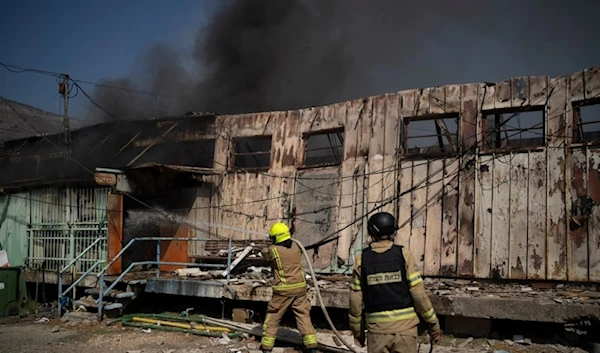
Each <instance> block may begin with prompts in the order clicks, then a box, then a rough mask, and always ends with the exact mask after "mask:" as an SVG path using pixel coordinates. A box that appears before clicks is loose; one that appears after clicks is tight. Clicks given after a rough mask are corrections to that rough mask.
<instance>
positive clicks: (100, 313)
mask: <svg viewBox="0 0 600 353" xmlns="http://www.w3.org/2000/svg"><path fill="white" fill-rule="evenodd" d="M100 240H101V239H97V240H96V241H95V242H94V243H92V245H90V246H88V247H87V248H86V249H85V250H84V251H82V252H81V254H79V255H78V256H77V257H76V258H74V259H73V260H71V261H70V262H69V264H68V265H66V266H65V267H63V268H62V269H61V270H60V271H59V275H58V311H59V315H62V301H61V299H62V298H63V297H64V296H66V294H67V293H68V292H69V291H71V290H73V288H75V287H76V286H77V284H79V283H80V282H81V281H82V280H83V279H84V278H85V277H86V276H88V275H89V274H90V273H91V272H92V271H93V270H94V269H95V268H96V267H98V266H99V265H100V264H103V263H106V265H105V266H104V267H103V268H102V269H101V270H100V272H99V273H98V274H96V277H97V278H98V281H99V285H100V288H99V290H100V291H99V295H98V299H97V300H96V304H97V305H98V319H99V320H102V317H103V306H104V305H103V300H104V297H106V296H108V294H109V293H110V291H111V290H112V289H114V287H115V286H116V285H117V284H118V283H119V282H120V281H121V280H122V279H123V278H124V277H125V276H126V275H127V274H128V273H129V272H131V270H133V268H134V267H136V266H144V265H156V266H157V267H156V278H159V277H160V266H161V265H167V266H187V267H210V268H226V269H229V268H230V266H231V250H232V239H231V238H229V239H228V242H227V264H226V265H222V264H206V263H188V262H166V261H161V260H160V256H161V242H162V241H169V242H171V241H185V242H190V241H209V240H211V239H205V238H176V237H142V238H133V239H131V240H130V241H129V242H128V243H127V245H125V246H124V247H123V248H122V249H121V250H120V251H119V252H118V253H117V254H116V255H115V256H114V258H113V259H112V260H110V261H109V262H106V261H104V260H102V261H98V262H96V263H95V264H94V265H92V266H91V267H90V268H89V269H88V271H86V272H85V273H84V274H82V275H81V276H80V277H79V278H77V279H76V280H75V281H73V283H72V284H71V285H70V286H69V287H68V288H67V289H66V290H64V291H63V290H62V274H63V273H64V272H65V271H66V270H67V269H69V268H70V267H71V266H72V265H73V264H74V263H75V262H77V260H79V259H80V258H81V257H83V256H84V255H85V254H86V253H87V252H88V251H89V250H90V249H92V248H93V246H94V245H95V244H96V243H97V242H98V241H100ZM140 241H156V260H155V261H140V262H133V263H131V264H130V265H129V266H128V267H127V268H126V269H125V271H123V272H122V273H121V274H120V275H119V276H118V277H117V278H116V279H115V280H114V281H113V282H112V283H111V285H110V286H108V288H106V290H104V276H105V273H106V271H107V270H108V269H109V268H110V266H111V265H112V264H114V263H115V262H116V261H117V260H118V259H119V258H121V257H122V256H123V254H124V253H125V251H127V250H128V249H129V248H131V246H132V245H133V244H134V243H135V242H140ZM230 272H231V271H227V277H226V278H227V284H229V282H230V279H231V277H230Z"/></svg>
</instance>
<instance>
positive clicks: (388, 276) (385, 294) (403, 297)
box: [360, 245, 413, 313]
mask: <svg viewBox="0 0 600 353" xmlns="http://www.w3.org/2000/svg"><path fill="white" fill-rule="evenodd" d="M360 271H361V287H362V291H363V302H364V306H365V308H364V311H365V312H366V313H376V312H380V311H388V310H398V309H405V308H410V307H412V306H413V299H412V296H411V294H410V289H409V287H408V281H407V279H406V262H405V261H404V255H402V246H399V245H393V246H392V247H391V248H390V249H389V250H387V251H385V252H383V253H377V252H375V251H373V249H371V247H368V248H366V249H365V250H364V251H363V254H362V264H361V270H360Z"/></svg>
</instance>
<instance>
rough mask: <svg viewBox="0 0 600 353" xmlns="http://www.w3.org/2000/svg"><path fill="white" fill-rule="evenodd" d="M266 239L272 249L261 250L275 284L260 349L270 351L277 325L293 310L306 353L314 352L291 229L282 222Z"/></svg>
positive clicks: (298, 252) (314, 336)
mask: <svg viewBox="0 0 600 353" xmlns="http://www.w3.org/2000/svg"><path fill="white" fill-rule="evenodd" d="M269 238H271V240H272V241H273V245H271V246H269V247H268V248H267V249H265V250H263V257H264V258H265V260H267V261H269V263H270V264H271V268H272V269H273V276H274V278H275V282H274V285H273V287H272V289H273V296H272V298H271V301H270V302H269V306H268V308H267V315H266V317H265V322H264V323H263V337H262V340H261V348H262V350H263V352H270V351H271V350H272V349H273V347H274V346H275V337H276V336H277V330H278V329H279V323H280V322H281V319H282V318H283V315H284V314H285V313H286V311H287V310H288V309H289V308H292V311H293V312H294V315H295V316H296V325H297V326H298V330H299V331H300V333H301V334H302V340H303V342H304V345H305V346H306V348H307V352H316V348H317V334H316V332H315V328H314V327H313V325H312V321H311V319H310V310H311V303H310V301H309V300H308V298H307V296H306V290H307V287H306V278H305V274H304V270H302V257H301V255H302V253H301V250H300V247H299V246H298V244H296V243H294V242H293V241H292V235H291V233H290V228H289V227H288V226H287V225H286V224H284V223H281V222H277V223H275V224H273V226H272V227H271V230H270V231H269Z"/></svg>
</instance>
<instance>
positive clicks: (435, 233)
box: [0, 67, 600, 317]
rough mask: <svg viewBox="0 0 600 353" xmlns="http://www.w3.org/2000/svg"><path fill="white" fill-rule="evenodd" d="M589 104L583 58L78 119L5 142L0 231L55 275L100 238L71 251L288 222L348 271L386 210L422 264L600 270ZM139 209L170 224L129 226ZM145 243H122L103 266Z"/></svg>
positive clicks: (562, 275) (575, 277) (477, 275)
mask: <svg viewBox="0 0 600 353" xmlns="http://www.w3.org/2000/svg"><path fill="white" fill-rule="evenodd" d="M598 103H600V67H595V68H591V69H587V70H584V71H581V72H578V73H575V74H573V75H568V76H562V77H555V78H549V77H545V76H528V77H514V78H510V79H508V80H506V81H502V82H498V83H470V84H456V85H447V86H441V87H433V88H427V89H415V90H407V91H401V92H397V93H392V94H386V95H381V96H376V97H369V98H365V99H358V100H353V101H348V102H341V103H337V104H333V105H330V106H324V107H313V108H306V109H301V110H294V111H276V112H264V113H256V114H243V115H212V114H196V115H193V114H192V115H189V116H183V117H174V118H164V119H156V120H145V121H138V122H128V121H117V122H114V123H109V124H101V125H96V126H91V127H86V128H82V129H79V130H76V131H73V132H72V134H71V138H72V141H73V142H72V143H71V144H70V145H69V146H62V145H61V146H54V145H53V144H52V143H50V142H51V141H53V139H55V138H56V136H45V137H39V136H36V137H30V138H26V139H20V140H15V141H10V142H7V143H5V144H4V145H3V146H2V149H3V153H2V156H3V157H2V159H0V165H1V167H2V170H3V173H2V174H0V185H1V186H2V188H3V192H4V194H3V196H2V197H3V198H4V205H5V211H4V214H5V217H4V223H3V225H2V228H1V229H0V236H3V237H4V239H6V238H7V235H6V234H7V233H6V232H13V233H10V234H9V237H12V238H11V239H13V240H11V243H10V244H19V245H17V246H18V247H19V249H20V250H21V251H26V252H25V253H23V254H22V256H23V260H25V263H26V264H27V266H29V267H30V268H31V269H37V268H38V267H36V266H38V265H39V264H40V263H43V262H47V263H51V262H52V261H55V265H54V267H52V266H50V267H47V268H51V270H53V271H56V269H57V268H58V267H60V265H61V264H64V263H65V261H68V260H69V259H73V258H74V256H75V254H78V253H79V252H81V251H82V250H83V249H86V248H88V247H89V246H90V244H92V242H94V241H97V240H96V239H97V238H98V237H101V240H100V241H98V242H97V244H96V245H97V250H94V251H95V252H93V253H92V251H91V250H90V253H89V254H88V255H89V256H88V255H86V256H85V257H82V260H81V261H78V262H76V263H77V264H79V263H80V262H82V261H84V260H86V259H87V260H86V261H88V262H89V263H93V261H96V260H111V259H113V258H114V257H115V256H116V255H117V254H118V253H119V252H120V251H121V250H122V249H123V246H124V245H125V244H127V242H128V241H129V239H131V237H133V236H139V237H148V236H161V237H180V238H205V239H221V238H225V239H227V238H233V239H236V240H244V239H249V240H255V241H260V240H261V239H263V240H264V237H263V236H262V235H261V234H260V233H265V232H266V230H267V229H268V227H269V225H270V224H271V223H272V222H275V221H278V220H284V221H287V222H289V223H290V224H292V226H293V229H294V232H295V236H296V237H297V238H298V239H299V240H300V241H301V242H302V243H303V244H305V246H308V245H311V254H312V257H313V263H314V265H315V266H316V267H317V268H318V269H319V271H320V272H321V273H349V271H350V269H351V265H352V264H353V261H354V255H355V254H356V253H357V252H358V251H359V250H360V249H361V248H362V247H363V246H364V244H365V243H366V241H367V235H366V232H365V231H366V224H365V223H366V222H365V220H366V217H367V216H368V215H369V214H370V213H372V212H374V211H377V210H384V211H387V212H390V213H392V214H395V215H396V216H397V217H398V220H399V223H400V224H399V225H400V230H399V232H398V235H397V237H396V242H397V243H399V244H403V245H405V246H408V247H409V248H410V250H411V251H412V252H413V254H414V255H415V258H416V260H417V263H418V265H419V267H420V269H421V271H422V273H423V274H424V275H425V276H426V277H440V278H452V279H456V278H464V279H486V280H498V281H502V280H529V281H540V280H550V281H559V282H562V283H581V282H587V283H591V284H595V283H598V282H600V207H598V206H596V205H597V204H599V203H600V174H599V173H600V164H599V161H600V149H598V145H599V143H600V110H594V109H595V108H594V104H598ZM41 187H43V189H41ZM23 209H26V210H29V211H26V212H21V211H19V210H23ZM136 211H138V212H140V213H148V212H150V213H151V214H155V215H156V217H157V218H156V219H158V218H164V219H166V221H165V222H154V224H153V225H152V224H151V223H152V222H153V221H148V222H147V223H144V225H143V226H142V227H141V230H140V231H136V232H135V234H133V233H130V234H128V231H127V230H128V229H134V228H136V227H135V224H134V223H135V222H136V221H135V220H134V219H133V218H134V216H132V215H134V214H135V212H136ZM11 217H13V218H11ZM150 218H152V216H151V217H150ZM128 222H129V225H128ZM61 227H62V228H61ZM138 228H139V227H138ZM92 230H94V231H93V232H92ZM40 232H41V233H40ZM86 232H89V233H86ZM132 232H133V231H132ZM57 234H58V235H57ZM86 234H89V236H88V235H86ZM15 238H18V239H19V240H14V239H15ZM2 239H3V238H0V241H2ZM79 239H84V240H79ZM52 241H54V242H55V243H56V244H57V245H56V247H57V249H58V248H60V249H58V250H52V249H53V248H52V247H53V246H54V245H52V246H50V245H49V244H54V243H52ZM13 242H14V243H13ZM140 243H141V242H140ZM166 243H169V242H166ZM207 246H208V245H207V243H206V242H197V243H193V242H183V241H180V242H172V243H169V244H164V245H163V246H162V253H161V254H159V258H160V259H161V260H162V261H166V262H169V261H170V262H192V261H193V259H194V258H201V257H203V256H206V255H207V249H206V247H207ZM5 247H6V246H5ZM144 249H145V250H144ZM153 249H154V247H153V245H144V246H141V245H140V248H138V250H136V251H135V252H131V253H129V255H127V254H128V253H125V254H124V255H123V257H122V259H119V260H118V261H116V262H114V263H112V264H111V266H110V271H109V274H118V273H120V272H121V271H123V270H124V268H125V267H127V264H128V263H131V262H134V261H139V260H140V259H144V258H146V259H147V258H151V259H154V256H156V255H155V254H154V253H153V252H152V250H153ZM53 251H54V252H53ZM136 256H137V257H136ZM128 257H129V259H128ZM11 261H15V262H17V263H19V261H21V259H16V260H11ZM84 267H85V266H84ZM84 267H82V268H81V269H79V270H78V271H79V273H81V272H83V271H84V270H85V268H84ZM179 267H180V266H179ZM162 268H164V269H174V268H178V266H166V265H165V266H163V267H162ZM90 273H95V272H94V271H91V272H90ZM157 281H158V280H157ZM148 285H149V286H151V285H150V283H149V284H148ZM153 286H154V287H152V288H154V289H152V290H154V291H159V289H157V288H166V287H164V286H163V287H161V285H158V284H156V283H155V284H154V285H153ZM173 294H177V293H173ZM249 298H250V299H251V298H252V295H251V296H250V297H249ZM332 305H333V304H332ZM339 305H342V304H339ZM598 308H599V306H597V305H596V306H595V308H593V309H590V310H592V311H593V312H594V313H595V314H594V315H597V316H598V317H600V314H599V313H598V310H599V309H598ZM582 310H583V309H582ZM585 310H587V309H585ZM482 315H483V314H482ZM498 315H500V316H502V315H505V314H501V313H500V312H499V314H498Z"/></svg>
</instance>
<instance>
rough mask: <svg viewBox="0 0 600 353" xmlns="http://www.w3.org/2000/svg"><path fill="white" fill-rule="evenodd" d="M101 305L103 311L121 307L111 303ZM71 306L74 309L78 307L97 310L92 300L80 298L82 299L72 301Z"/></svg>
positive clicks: (121, 305) (106, 302)
mask: <svg viewBox="0 0 600 353" xmlns="http://www.w3.org/2000/svg"><path fill="white" fill-rule="evenodd" d="M102 305H103V308H104V311H110V310H115V309H121V308H122V307H123V304H122V303H113V302H108V301H103V302H102ZM73 306H74V307H75V308H77V307H79V306H84V307H86V308H87V309H96V310H97V309H98V304H96V301H95V300H94V299H90V298H82V299H78V300H74V301H73Z"/></svg>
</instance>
